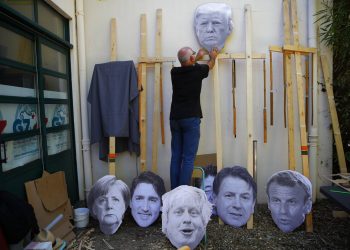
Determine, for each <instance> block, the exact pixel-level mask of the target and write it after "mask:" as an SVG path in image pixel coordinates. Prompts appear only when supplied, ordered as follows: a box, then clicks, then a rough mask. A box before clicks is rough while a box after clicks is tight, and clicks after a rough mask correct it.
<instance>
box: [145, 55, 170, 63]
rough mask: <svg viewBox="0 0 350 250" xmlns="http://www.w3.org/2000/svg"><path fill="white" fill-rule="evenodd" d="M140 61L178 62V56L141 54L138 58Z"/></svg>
mask: <svg viewBox="0 0 350 250" xmlns="http://www.w3.org/2000/svg"><path fill="white" fill-rule="evenodd" d="M138 62H140V63H162V62H176V57H161V56H159V57H157V56H155V57H147V56H141V57H139V58H138Z"/></svg>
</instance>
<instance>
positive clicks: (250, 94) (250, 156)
mask: <svg viewBox="0 0 350 250" xmlns="http://www.w3.org/2000/svg"><path fill="white" fill-rule="evenodd" d="M244 13H245V25H246V32H245V33H246V39H245V43H246V47H245V51H246V60H245V63H246V81H247V82H246V86H247V102H246V106H247V122H246V126H247V170H248V172H249V173H250V175H251V176H253V175H254V173H253V172H254V166H253V165H254V164H253V135H254V131H253V69H252V12H251V6H250V5H249V4H247V5H245V6H244ZM247 228H248V229H252V228H253V215H251V216H250V218H249V220H248V222H247Z"/></svg>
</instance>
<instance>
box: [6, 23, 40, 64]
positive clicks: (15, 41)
mask: <svg viewBox="0 0 350 250" xmlns="http://www.w3.org/2000/svg"><path fill="white" fill-rule="evenodd" d="M0 37H1V39H0V57H2V58H7V59H11V60H14V61H18V62H21V63H25V64H30V65H34V57H33V51H34V42H33V41H32V40H30V39H28V38H26V37H24V36H21V35H19V34H17V33H15V32H13V31H11V30H8V29H6V28H4V27H1V26H0Z"/></svg>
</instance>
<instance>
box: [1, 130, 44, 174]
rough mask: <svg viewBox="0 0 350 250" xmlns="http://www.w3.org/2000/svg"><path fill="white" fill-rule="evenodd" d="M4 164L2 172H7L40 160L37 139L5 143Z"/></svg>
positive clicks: (35, 137)
mask: <svg viewBox="0 0 350 250" xmlns="http://www.w3.org/2000/svg"><path fill="white" fill-rule="evenodd" d="M5 149H6V163H3V164H2V170H3V171H8V170H11V169H13V168H16V167H20V166H23V165H24V164H27V163H29V162H31V161H34V160H36V159H39V158H40V150H39V137H38V136H34V137H30V138H26V139H21V140H17V141H8V142H5Z"/></svg>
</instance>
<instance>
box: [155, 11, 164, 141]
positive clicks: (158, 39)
mask: <svg viewBox="0 0 350 250" xmlns="http://www.w3.org/2000/svg"><path fill="white" fill-rule="evenodd" d="M156 19H157V32H156V57H159V58H160V57H161V56H162V30H163V27H162V19H163V16H162V9H157V18H156ZM159 92H160V93H159V98H160V101H159V102H160V131H161V139H162V144H165V132H164V112H163V79H162V67H161V66H160V75H159Z"/></svg>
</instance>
